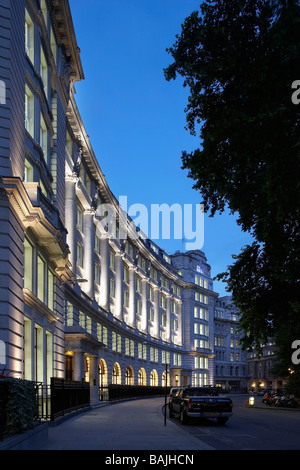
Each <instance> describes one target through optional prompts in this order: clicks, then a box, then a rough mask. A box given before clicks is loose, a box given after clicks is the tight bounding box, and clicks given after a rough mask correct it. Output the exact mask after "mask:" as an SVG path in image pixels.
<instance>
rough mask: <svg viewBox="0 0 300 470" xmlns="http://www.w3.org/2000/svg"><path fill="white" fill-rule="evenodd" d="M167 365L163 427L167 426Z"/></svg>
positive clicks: (167, 371) (167, 369)
mask: <svg viewBox="0 0 300 470" xmlns="http://www.w3.org/2000/svg"><path fill="white" fill-rule="evenodd" d="M169 366H170V365H169V364H166V388H165V426H166V424H167V387H168V373H169Z"/></svg>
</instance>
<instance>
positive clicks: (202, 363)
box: [194, 356, 208, 369]
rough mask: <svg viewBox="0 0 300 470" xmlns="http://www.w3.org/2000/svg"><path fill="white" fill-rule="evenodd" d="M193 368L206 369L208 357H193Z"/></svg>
mask: <svg viewBox="0 0 300 470" xmlns="http://www.w3.org/2000/svg"><path fill="white" fill-rule="evenodd" d="M194 367H195V369H208V359H207V357H203V356H196V357H195V359H194Z"/></svg>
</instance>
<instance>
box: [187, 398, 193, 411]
mask: <svg viewBox="0 0 300 470" xmlns="http://www.w3.org/2000/svg"><path fill="white" fill-rule="evenodd" d="M192 403H193V402H192V400H191V399H189V401H188V409H189V410H191V409H192Z"/></svg>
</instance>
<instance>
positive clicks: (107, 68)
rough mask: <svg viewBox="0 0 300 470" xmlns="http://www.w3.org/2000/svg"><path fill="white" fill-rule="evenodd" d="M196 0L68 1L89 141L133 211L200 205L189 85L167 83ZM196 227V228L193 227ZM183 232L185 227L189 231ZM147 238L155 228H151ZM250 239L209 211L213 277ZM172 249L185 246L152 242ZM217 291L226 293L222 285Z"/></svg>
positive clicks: (207, 246)
mask: <svg viewBox="0 0 300 470" xmlns="http://www.w3.org/2000/svg"><path fill="white" fill-rule="evenodd" d="M199 4H200V3H199V1H195V0H126V1H125V0H106V1H104V0H86V1H85V2H82V0H70V6H71V11H72V15H73V21H74V27H75V32H76V36H77V42H78V46H79V47H80V49H81V60H82V64H83V69H84V74H85V80H84V81H82V82H81V83H79V84H76V101H77V104H78V108H79V111H80V114H81V116H82V119H83V122H84V125H85V128H86V131H87V133H88V135H89V137H90V142H91V145H92V147H93V149H94V152H95V155H96V157H97V159H98V162H99V165H100V167H101V169H102V171H103V173H104V174H105V177H106V180H107V182H108V184H109V186H110V188H111V190H112V192H113V193H114V195H115V196H116V198H117V199H119V198H120V197H121V196H126V197H127V205H128V208H130V207H132V206H133V205H134V204H143V205H144V206H146V207H147V208H148V211H149V227H151V217H150V213H151V205H153V204H167V205H169V206H170V207H171V206H172V205H173V204H180V205H181V207H182V217H185V216H187V215H186V213H185V211H184V206H183V205H184V204H188V205H189V206H190V208H191V209H192V210H193V214H194V216H193V217H194V218H193V220H192V221H193V223H195V220H196V205H197V204H200V203H201V194H199V192H196V191H195V190H194V189H193V188H192V186H193V180H191V179H190V178H188V177H187V171H183V170H182V169H181V153H182V151H183V150H187V151H191V150H193V149H195V148H197V147H199V146H200V145H201V142H200V139H199V137H192V136H191V135H190V134H189V132H188V131H187V130H185V125H186V121H185V112H184V109H185V107H186V104H187V99H188V94H189V90H188V89H184V88H183V86H182V83H183V81H182V79H181V78H178V79H177V80H176V81H172V82H167V81H166V80H165V78H164V73H163V69H164V68H165V67H167V66H168V65H169V64H170V63H171V62H172V57H171V56H170V55H169V54H168V53H167V52H166V48H167V47H171V46H172V45H173V44H174V42H175V40H176V38H175V35H176V34H180V32H181V24H182V23H183V21H184V19H185V18H186V17H187V16H189V15H190V14H191V13H192V11H194V10H198V9H199ZM193 230H194V231H195V226H194V227H193ZM183 235H185V232H184V230H183ZM149 236H150V238H153V237H151V231H150V229H149ZM251 240H252V239H251V237H250V236H249V235H248V234H245V233H243V232H242V231H241V230H240V228H239V227H238V226H237V224H236V217H235V216H232V215H228V214H222V215H218V216H215V217H214V218H213V219H212V218H209V217H208V215H205V216H204V245H203V246H199V247H198V248H200V249H201V250H203V251H204V252H205V254H206V256H207V260H208V263H209V264H210V265H211V267H212V276H215V275H216V274H217V273H219V272H223V271H225V270H226V268H227V266H228V265H230V264H232V261H233V260H232V254H238V253H239V252H240V250H241V248H242V247H243V246H244V245H246V244H248V243H251ZM153 241H154V242H155V243H157V244H158V245H159V246H160V247H161V248H163V249H164V250H165V251H166V252H167V253H169V254H171V253H173V252H175V251H176V250H181V251H185V243H184V241H182V240H179V239H174V233H173V232H172V231H171V239H163V238H162V237H160V239H154V238H153ZM214 290H215V291H216V292H218V293H219V294H220V295H228V293H227V292H226V291H225V285H224V283H218V282H214Z"/></svg>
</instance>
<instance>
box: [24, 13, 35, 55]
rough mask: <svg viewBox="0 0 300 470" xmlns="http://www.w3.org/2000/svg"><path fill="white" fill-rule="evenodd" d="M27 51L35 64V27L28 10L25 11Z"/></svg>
mask: <svg viewBox="0 0 300 470" xmlns="http://www.w3.org/2000/svg"><path fill="white" fill-rule="evenodd" d="M25 51H26V54H27V56H28V57H29V59H30V60H31V62H32V63H34V25H33V21H32V19H31V17H30V15H29V13H28V11H27V10H25Z"/></svg>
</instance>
